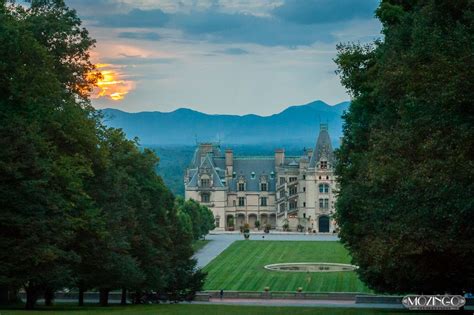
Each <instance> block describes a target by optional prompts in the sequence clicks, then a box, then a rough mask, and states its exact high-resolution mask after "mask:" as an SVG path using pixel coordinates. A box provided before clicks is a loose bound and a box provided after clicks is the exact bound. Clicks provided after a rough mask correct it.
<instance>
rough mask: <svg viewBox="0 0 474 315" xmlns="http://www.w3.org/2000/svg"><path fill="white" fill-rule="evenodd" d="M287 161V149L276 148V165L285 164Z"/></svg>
mask: <svg viewBox="0 0 474 315" xmlns="http://www.w3.org/2000/svg"><path fill="white" fill-rule="evenodd" d="M284 162H285V150H284V149H276V150H275V166H280V165H283V163H284Z"/></svg>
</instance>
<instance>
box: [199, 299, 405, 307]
mask: <svg viewBox="0 0 474 315" xmlns="http://www.w3.org/2000/svg"><path fill="white" fill-rule="evenodd" d="M193 303H200V304H201V303H202V304H223V305H236V304H238V305H255V306H263V305H265V306H297V307H305V306H311V307H330V308H384V309H403V308H404V307H403V305H401V304H400V305H398V304H356V303H355V301H354V300H338V301H336V300H285V299H268V300H265V299H222V300H221V299H210V301H209V302H193Z"/></svg>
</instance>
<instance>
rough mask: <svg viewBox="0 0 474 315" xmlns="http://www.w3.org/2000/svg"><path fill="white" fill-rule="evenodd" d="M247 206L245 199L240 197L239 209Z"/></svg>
mask: <svg viewBox="0 0 474 315" xmlns="http://www.w3.org/2000/svg"><path fill="white" fill-rule="evenodd" d="M243 206H245V197H239V207H243Z"/></svg>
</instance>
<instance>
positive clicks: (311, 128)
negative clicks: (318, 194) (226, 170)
mask: <svg viewBox="0 0 474 315" xmlns="http://www.w3.org/2000/svg"><path fill="white" fill-rule="evenodd" d="M348 106H349V102H342V103H339V104H336V105H328V104H327V103H325V102H323V101H319V100H318V101H314V102H311V103H309V104H305V105H297V106H290V107H288V108H287V109H285V110H283V111H282V112H280V113H277V114H273V115H270V116H259V115H253V114H250V115H243V116H239V115H211V114H205V113H202V112H198V111H195V110H192V109H187V108H180V109H177V110H175V111H172V112H159V111H155V112H138V113H128V112H124V111H121V110H118V109H112V108H107V109H103V110H102V111H103V114H104V122H105V124H106V125H108V126H110V127H116V128H122V129H123V130H124V132H125V133H126V134H127V136H128V137H129V138H134V137H138V138H139V139H140V143H141V144H142V145H144V146H152V145H193V144H195V143H196V141H198V142H207V141H212V142H217V141H219V142H221V143H224V144H226V145H231V144H236V145H247V144H249V145H256V144H274V145H284V144H300V145H309V146H312V145H314V142H315V138H316V136H317V134H318V131H319V125H320V123H327V124H328V127H329V133H330V135H331V138H332V141H333V145H334V146H336V147H337V146H338V144H339V138H340V137H341V136H342V123H343V122H342V118H341V115H342V113H343V111H344V110H346V109H347V108H348Z"/></svg>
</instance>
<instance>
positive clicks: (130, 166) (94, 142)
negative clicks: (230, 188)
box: [0, 0, 213, 309]
mask: <svg viewBox="0 0 474 315" xmlns="http://www.w3.org/2000/svg"><path fill="white" fill-rule="evenodd" d="M80 23H81V22H80V20H79V19H78V18H77V16H76V14H75V12H74V11H73V10H70V9H68V8H67V7H66V6H65V4H64V2H63V1H62V0H36V1H32V3H31V6H30V7H29V8H24V7H22V6H18V5H15V4H11V3H9V4H7V3H6V1H4V0H0V147H1V148H2V149H1V150H0V303H5V302H8V300H11V299H12V297H13V296H14V295H15V293H16V292H17V291H18V289H19V288H24V290H25V291H26V295H27V299H26V300H27V301H26V307H27V308H28V309H30V308H33V307H34V306H35V304H36V301H37V299H38V298H39V296H40V295H43V296H44V297H45V301H46V303H50V302H52V299H53V298H54V292H55V291H56V290H57V289H59V288H63V287H66V286H67V287H74V286H77V287H79V304H82V303H83V293H84V291H85V290H86V289H91V288H95V289H98V290H99V291H100V303H101V304H102V305H107V304H108V293H109V291H110V290H113V289H122V292H123V297H125V298H126V293H127V290H134V291H154V292H164V291H166V292H168V293H170V294H173V295H178V296H183V294H184V293H183V292H186V294H188V293H189V292H192V291H193V290H196V289H198V288H200V286H202V281H203V277H204V274H203V273H201V272H200V271H196V270H195V264H196V263H195V261H194V260H193V259H192V258H191V256H192V254H193V253H192V249H191V243H192V239H193V237H194V234H193V233H194V232H196V235H203V234H206V233H207V231H208V229H210V228H212V227H213V225H212V223H211V222H210V220H211V219H212V213H211V214H210V211H209V209H207V208H205V207H198V208H197V212H196V213H193V215H196V217H197V218H198V221H196V222H197V223H196V224H197V225H196V227H195V230H194V229H193V228H192V226H191V225H190V224H189V223H190V221H189V220H188V221H186V219H185V213H184V212H183V213H182V214H183V216H182V217H183V218H182V217H181V216H179V215H178V214H179V211H178V210H177V209H176V207H175V204H174V197H173V195H172V194H171V193H170V191H169V190H168V189H167V188H166V187H165V185H164V184H163V181H162V179H161V178H160V177H159V176H158V175H157V174H156V172H155V169H156V166H157V163H158V157H157V156H156V155H155V154H154V153H153V152H152V151H150V150H147V149H141V148H140V147H139V145H138V142H137V140H127V139H126V136H125V134H124V133H123V131H121V130H118V129H113V128H107V127H105V126H104V125H103V124H102V122H101V115H100V113H98V112H96V111H95V110H94V109H93V108H92V107H91V106H90V101H89V99H88V93H89V92H90V91H91V89H92V87H93V84H94V83H95V80H96V79H97V77H98V76H99V75H98V74H96V73H95V68H94V66H93V65H92V64H91V62H90V60H89V54H88V51H89V49H90V48H91V47H92V46H93V44H94V41H93V40H92V39H91V38H89V36H88V33H87V31H86V30H85V29H82V28H80ZM198 206H199V205H198ZM186 215H187V214H186ZM188 219H189V217H188ZM176 222H178V223H176ZM181 235H183V238H181ZM124 301H126V299H124Z"/></svg>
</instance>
